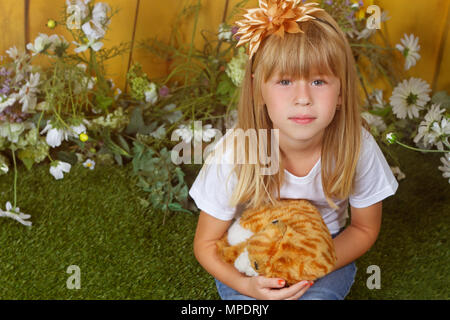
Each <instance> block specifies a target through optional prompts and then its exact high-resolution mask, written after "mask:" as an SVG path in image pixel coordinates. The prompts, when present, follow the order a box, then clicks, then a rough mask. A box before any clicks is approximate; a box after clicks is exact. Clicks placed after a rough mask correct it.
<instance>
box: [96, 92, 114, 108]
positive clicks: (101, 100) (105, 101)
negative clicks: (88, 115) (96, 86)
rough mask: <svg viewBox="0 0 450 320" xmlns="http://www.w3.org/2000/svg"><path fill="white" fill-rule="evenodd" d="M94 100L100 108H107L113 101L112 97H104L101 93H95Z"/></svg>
mask: <svg viewBox="0 0 450 320" xmlns="http://www.w3.org/2000/svg"><path fill="white" fill-rule="evenodd" d="M95 101H96V103H97V107H99V108H100V109H102V110H107V109H108V108H109V107H110V106H111V105H112V104H113V102H114V99H113V98H111V97H105V96H103V95H97V96H96V97H95Z"/></svg>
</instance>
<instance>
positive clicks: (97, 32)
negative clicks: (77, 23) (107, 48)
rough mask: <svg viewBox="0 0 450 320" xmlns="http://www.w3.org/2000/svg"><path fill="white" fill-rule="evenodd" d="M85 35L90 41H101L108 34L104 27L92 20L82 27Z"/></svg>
mask: <svg viewBox="0 0 450 320" xmlns="http://www.w3.org/2000/svg"><path fill="white" fill-rule="evenodd" d="M81 29H82V30H83V32H84V34H85V35H86V36H87V37H88V39H94V40H99V39H101V38H103V37H104V36H105V34H106V31H105V30H103V28H102V25H101V24H100V23H99V22H97V21H95V20H90V21H88V22H86V23H85V24H83V25H82V26H81Z"/></svg>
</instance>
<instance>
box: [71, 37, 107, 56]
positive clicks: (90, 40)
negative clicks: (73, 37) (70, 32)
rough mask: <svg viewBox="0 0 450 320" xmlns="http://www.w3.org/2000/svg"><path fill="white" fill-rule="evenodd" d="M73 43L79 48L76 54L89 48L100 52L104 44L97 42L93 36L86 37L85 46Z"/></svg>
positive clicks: (76, 49)
mask: <svg viewBox="0 0 450 320" xmlns="http://www.w3.org/2000/svg"><path fill="white" fill-rule="evenodd" d="M72 43H73V44H75V45H77V46H78V48H75V49H74V51H75V52H76V53H80V52H83V51H86V50H87V49H89V48H92V50H94V51H99V50H100V49H101V48H102V47H103V42H97V40H96V39H95V38H94V37H92V36H91V35H87V36H86V39H85V43H83V44H79V43H78V42H75V41H72Z"/></svg>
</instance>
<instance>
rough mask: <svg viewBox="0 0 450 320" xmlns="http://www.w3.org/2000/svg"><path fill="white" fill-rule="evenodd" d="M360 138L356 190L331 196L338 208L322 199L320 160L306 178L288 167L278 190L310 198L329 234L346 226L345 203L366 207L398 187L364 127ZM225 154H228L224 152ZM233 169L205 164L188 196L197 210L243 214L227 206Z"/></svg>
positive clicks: (228, 216)
mask: <svg viewBox="0 0 450 320" xmlns="http://www.w3.org/2000/svg"><path fill="white" fill-rule="evenodd" d="M362 137H363V139H362V145H361V154H360V158H359V160H358V164H357V167H356V179H355V184H356V185H355V189H354V190H355V191H354V193H353V194H351V195H350V196H349V198H348V199H345V200H339V199H334V198H333V199H332V200H333V201H334V203H336V205H337V206H338V207H339V208H338V209H337V210H335V209H333V208H331V207H330V206H329V205H328V203H327V201H326V199H325V194H324V192H323V189H322V182H321V179H322V175H321V159H319V160H318V161H317V163H316V164H315V165H314V167H313V168H312V169H311V171H310V172H309V173H308V175H307V176H305V177H297V176H295V175H293V174H292V173H290V172H289V171H287V170H285V171H284V173H285V181H284V183H283V185H282V186H281V189H280V196H281V198H285V199H306V200H309V201H311V203H312V204H314V205H315V206H316V207H317V209H318V210H319V211H320V213H321V215H322V218H323V220H324V222H325V224H326V225H327V226H328V229H329V230H330V233H331V234H335V233H337V232H338V231H339V230H340V229H341V228H342V227H344V226H345V223H346V220H347V218H348V202H350V205H351V206H353V207H355V208H365V207H368V206H370V205H373V204H375V203H377V202H379V201H381V200H383V199H385V198H387V197H389V196H391V195H393V194H395V192H396V191H397V188H398V182H397V180H396V179H395V176H394V175H393V173H392V171H391V169H390V167H389V165H388V163H387V161H386V159H385V157H384V155H383V153H382V152H381V150H380V148H379V146H378V144H377V142H376V141H375V139H374V138H373V136H372V135H371V134H370V133H369V132H368V131H367V130H366V129H364V128H363V130H362ZM224 138H225V137H222V139H221V140H223V139H224ZM221 140H219V142H218V144H217V145H219V144H220V143H221V142H222V141H221ZM224 156H225V157H227V153H225V155H224ZM232 169H233V164H228V163H217V162H214V161H212V162H211V163H210V164H204V165H203V168H202V170H201V171H200V173H199V174H198V176H197V178H196V180H195V181H194V183H193V185H192V187H191V189H190V190H189V195H190V196H191V197H192V199H194V201H195V204H196V205H197V207H198V208H199V209H200V210H203V211H204V212H206V213H208V214H209V215H211V216H213V217H215V218H217V219H220V220H224V221H228V220H231V219H233V218H237V217H238V216H239V215H240V214H241V213H242V208H241V207H240V206H237V207H231V206H230V205H229V199H230V198H231V194H232V191H233V188H234V186H235V185H236V184H237V177H236V174H235V173H232V175H231V177H230V179H228V181H227V177H228V175H229V173H230V172H231V171H232ZM226 182H228V183H226Z"/></svg>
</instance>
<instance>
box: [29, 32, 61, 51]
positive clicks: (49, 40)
mask: <svg viewBox="0 0 450 320" xmlns="http://www.w3.org/2000/svg"><path fill="white" fill-rule="evenodd" d="M56 41H59V38H58V36H57V35H56V34H54V35H51V36H50V37H49V36H48V35H47V34H45V33H39V35H38V36H37V37H36V39H34V44H33V43H28V44H27V49H28V50H30V51H31V52H33V53H32V55H33V56H35V55H37V54H38V53H41V52H42V51H44V50H45V49H50V48H51V47H53V44H54V42H56Z"/></svg>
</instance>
